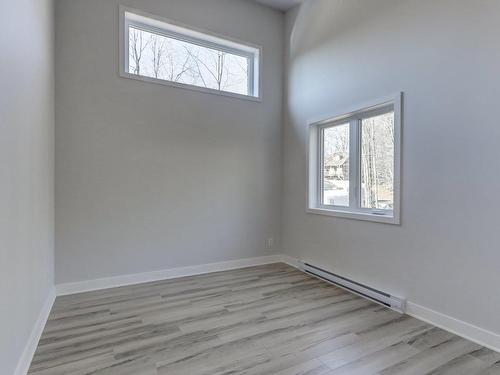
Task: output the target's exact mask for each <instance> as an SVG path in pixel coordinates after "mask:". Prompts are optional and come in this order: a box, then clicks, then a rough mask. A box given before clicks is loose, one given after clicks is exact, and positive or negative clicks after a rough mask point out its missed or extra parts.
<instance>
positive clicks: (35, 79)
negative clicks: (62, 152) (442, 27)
mask: <svg viewBox="0 0 500 375" xmlns="http://www.w3.org/2000/svg"><path fill="white" fill-rule="evenodd" d="M0 51H1V55H0V88H1V89H0V296H1V301H2V302H1V303H0V373H2V374H5V375H10V374H12V373H13V372H14V369H15V368H16V366H17V363H18V361H19V359H20V358H21V355H22V353H23V350H24V348H25V346H26V344H27V342H28V338H29V337H30V334H31V331H32V329H33V327H34V325H35V322H36V321H37V319H38V316H39V314H40V312H41V310H42V307H43V306H44V304H45V301H46V299H47V297H48V295H49V293H50V291H51V289H52V288H53V285H54V279H53V277H54V276H53V275H54V273H53V268H54V265H53V264H54V246H53V233H54V213H53V207H54V200H53V179H54V167H53V166H54V152H53V148H54V91H53V89H54V84H53V82H54V75H53V69H54V67H53V64H54V59H53V53H54V50H53V6H52V2H51V1H50V0H16V1H10V2H5V4H4V3H3V2H2V35H1V36H0Z"/></svg>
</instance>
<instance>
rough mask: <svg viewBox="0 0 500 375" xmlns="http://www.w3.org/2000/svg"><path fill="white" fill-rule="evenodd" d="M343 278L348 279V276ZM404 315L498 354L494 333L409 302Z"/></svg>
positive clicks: (498, 342) (295, 261) (285, 257)
mask: <svg viewBox="0 0 500 375" xmlns="http://www.w3.org/2000/svg"><path fill="white" fill-rule="evenodd" d="M281 261H282V262H284V263H287V264H289V265H290V266H292V267H295V268H298V269H300V267H299V264H300V261H299V260H298V259H296V258H293V257H290V256H288V255H282V259H281ZM344 276H347V277H348V275H344ZM405 313H406V314H408V315H410V316H413V317H414V318H416V319H419V320H422V321H424V322H426V323H429V324H432V325H434V326H436V327H439V328H442V329H444V330H446V331H448V332H451V333H453V334H455V335H457V336H460V337H463V338H465V339H467V340H470V341H472V342H475V343H476V344H479V345H481V346H484V347H486V348H489V349H491V350H494V351H497V352H500V335H499V334H497V333H495V332H491V331H488V330H486V329H484V328H481V327H477V326H475V325H473V324H470V323H467V322H464V321H462V320H459V319H456V318H453V317H451V316H449V315H445V314H443V313H440V312H437V311H434V310H431V309H429V308H427V307H424V306H420V305H418V304H416V303H413V302H411V301H407V302H406V310H405Z"/></svg>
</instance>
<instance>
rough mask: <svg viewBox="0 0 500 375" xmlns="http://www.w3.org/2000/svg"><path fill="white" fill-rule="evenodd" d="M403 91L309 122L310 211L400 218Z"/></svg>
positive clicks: (387, 219) (393, 220)
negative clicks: (394, 95)
mask: <svg viewBox="0 0 500 375" xmlns="http://www.w3.org/2000/svg"><path fill="white" fill-rule="evenodd" d="M400 111H401V94H398V95H397V96H396V97H394V98H391V99H390V100H388V99H386V100H382V101H378V102H377V104H373V105H368V106H364V107H363V106H362V107H361V109H356V110H355V111H350V112H347V113H345V114H342V115H340V116H335V117H333V118H330V119H327V120H323V121H319V122H315V123H313V124H312V125H311V126H310V145H309V212H312V213H320V214H327V215H331V216H341V217H346V218H355V219H362V220H373V221H379V222H386V223H393V224H397V223H399V165H400V161H399V155H400V136H401V125H400V123H401V118H400Z"/></svg>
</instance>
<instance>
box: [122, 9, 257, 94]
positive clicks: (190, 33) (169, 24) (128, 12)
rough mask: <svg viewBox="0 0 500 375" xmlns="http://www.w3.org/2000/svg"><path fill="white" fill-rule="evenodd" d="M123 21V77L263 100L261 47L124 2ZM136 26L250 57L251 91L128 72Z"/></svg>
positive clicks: (249, 82)
mask: <svg viewBox="0 0 500 375" xmlns="http://www.w3.org/2000/svg"><path fill="white" fill-rule="evenodd" d="M119 13H120V22H119V39H120V40H119V42H120V59H119V60H120V68H119V73H120V76H121V77H123V78H130V79H134V80H139V81H144V82H150V83H157V84H161V85H165V86H172V87H178V88H182V89H189V90H194V91H200V92H204V93H209V94H216V95H222V96H229V97H233V98H239V99H246V100H251V101H256V102H261V101H262V95H261V91H262V90H261V77H262V72H261V70H262V63H261V59H262V47H260V46H257V45H254V44H251V43H247V42H242V41H239V40H236V39H233V38H228V37H225V36H220V35H217V34H214V33H212V32H209V31H206V30H202V29H199V28H193V27H191V26H186V25H184V24H181V23H179V22H175V21H172V20H169V19H167V18H164V17H159V16H155V15H153V14H149V13H146V12H143V11H141V10H138V9H133V8H129V7H126V6H123V5H120V6H119ZM130 26H133V27H136V28H138V29H141V30H144V31H147V32H150V33H154V34H158V35H163V36H166V37H169V38H173V39H177V40H181V41H184V42H188V43H192V44H196V45H199V46H202V47H207V48H212V49H216V50H220V51H224V52H227V53H231V54H234V55H238V56H242V57H246V58H248V59H249V77H248V84H249V87H248V92H249V93H250V94H248V95H243V94H238V93H233V92H230V91H222V90H217V89H212V88H207V87H200V86H196V85H191V84H187V83H179V82H173V81H168V80H164V79H158V78H154V77H147V76H141V75H136V74H132V73H129V71H128V69H129V35H128V30H129V27H130Z"/></svg>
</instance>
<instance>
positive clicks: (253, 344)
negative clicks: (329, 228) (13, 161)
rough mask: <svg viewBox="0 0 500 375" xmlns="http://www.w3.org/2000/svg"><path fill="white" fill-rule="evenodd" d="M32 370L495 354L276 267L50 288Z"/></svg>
mask: <svg viewBox="0 0 500 375" xmlns="http://www.w3.org/2000/svg"><path fill="white" fill-rule="evenodd" d="M29 374H31V375H90V374H92V375H161V374H168V375H176V374H183V375H184V374H189V375H217V374H220V375H223V374H233V375H234V374H241V375H267V374H277V375H342V374H349V375H368V374H374V375H375V374H376V375H424V374H432V375H447V374H450V375H451V374H455V375H460V374H464V375H465V374H467V375H474V374H477V375H481V374H483V375H500V354H498V353H496V352H493V351H491V350H489V349H486V348H482V347H480V346H479V345H476V344H474V343H471V342H469V341H467V340H465V339H462V338H460V337H458V336H455V335H453V334H451V333H449V332H446V331H443V330H441V329H438V328H435V327H433V326H431V325H429V324H426V323H424V322H421V321H419V320H417V319H414V318H411V317H409V316H404V315H400V314H398V313H396V312H394V311H391V310H389V309H386V308H384V307H381V306H379V305H377V304H375V303H372V302H370V301H367V300H365V299H362V298H360V297H358V296H355V295H353V294H350V293H348V292H346V291H344V290H342V289H340V288H337V287H335V286H332V285H330V284H327V283H325V282H323V281H321V280H318V279H315V278H313V277H311V276H309V275H307V274H304V273H302V272H300V271H298V270H296V269H294V268H292V267H289V266H287V265H285V264H281V263H277V264H272V265H265V266H258V267H249V268H244V269H239V270H231V271H225V272H217V273H212V274H206V275H199V276H192V277H184V278H179V279H173V280H165V281H157V282H152V283H145V284H139V285H132V286H126V287H120V288H113V289H106V290H100V291H95V292H88V293H81V294H76V295H70V296H64V297H58V298H57V300H56V302H55V304H54V307H53V309H52V312H51V314H50V317H49V320H48V322H47V325H46V327H45V330H44V332H43V334H42V338H41V340H40V342H39V345H38V348H37V351H36V353H35V357H34V358H33V362H32V364H31V368H30V370H29Z"/></svg>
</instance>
